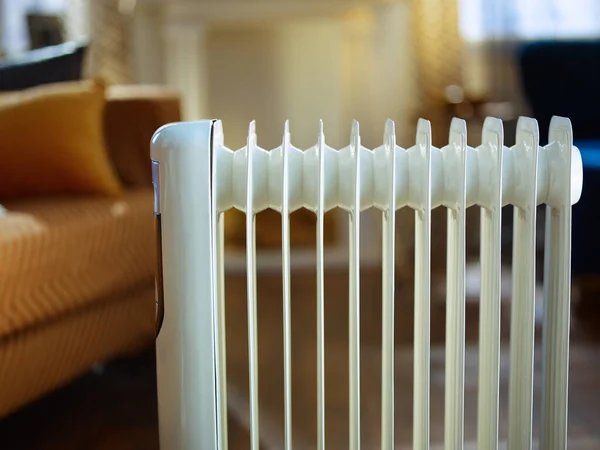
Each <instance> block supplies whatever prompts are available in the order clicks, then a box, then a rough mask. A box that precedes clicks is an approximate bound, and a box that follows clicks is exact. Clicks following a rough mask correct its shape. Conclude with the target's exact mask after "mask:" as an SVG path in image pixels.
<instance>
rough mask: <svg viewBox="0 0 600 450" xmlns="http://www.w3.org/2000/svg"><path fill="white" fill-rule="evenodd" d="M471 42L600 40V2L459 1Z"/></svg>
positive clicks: (464, 32) (466, 35)
mask: <svg viewBox="0 0 600 450" xmlns="http://www.w3.org/2000/svg"><path fill="white" fill-rule="evenodd" d="M459 19H460V28H461V32H462V35H463V36H464V38H465V39H466V40H468V41H485V40H492V39H499V40H501V39H549V38H563V39H576V38H595V37H600V1H599V0H459Z"/></svg>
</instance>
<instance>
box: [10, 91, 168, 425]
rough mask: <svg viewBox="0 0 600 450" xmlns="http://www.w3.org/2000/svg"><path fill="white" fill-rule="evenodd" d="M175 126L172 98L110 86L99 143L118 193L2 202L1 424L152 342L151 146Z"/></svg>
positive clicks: (152, 237)
mask: <svg viewBox="0 0 600 450" xmlns="http://www.w3.org/2000/svg"><path fill="white" fill-rule="evenodd" d="M177 120H179V100H178V98H177V96H176V95H174V94H173V93H170V92H165V91H164V90H162V89H153V88H145V87H133V86H132V87H123V86H120V87H111V88H109V89H108V90H107V94H106V105H105V108H104V119H103V121H104V134H105V136H104V137H105V143H106V147H107V149H108V152H109V154H110V157H111V160H112V163H113V166H114V168H115V169H116V172H117V173H118V175H119V177H120V179H121V182H122V184H123V186H124V187H125V192H124V194H123V195H122V196H120V197H118V198H110V197H102V196H66V195H63V196H48V197H39V196H37V197H35V198H28V199H11V200H3V199H2V198H0V204H2V205H3V206H4V209H3V210H0V417H3V416H6V415H7V414H10V413H11V412H13V411H15V410H16V409H18V408H20V407H21V406H23V405H25V404H27V403H29V402H31V401H33V400H35V399H36V398H39V397H40V396H42V395H44V394H46V393H48V392H50V391H51V390H53V389H56V388H58V387H60V386H63V385H65V384H67V383H68V382H70V381H71V380H73V379H74V378H76V377H78V376H79V375H81V374H83V373H85V372H87V371H89V370H90V369H91V368H92V367H93V366H94V365H95V364H97V363H103V362H105V361H107V360H110V359H111V358H115V357H117V356H121V355H126V354H128V353H130V352H135V351H136V350H140V349H143V348H145V347H149V346H151V345H152V343H153V339H154V314H155V307H154V270H155V263H156V261H155V258H156V256H155V246H154V244H155V236H154V222H153V212H152V205H153V201H152V195H153V194H152V188H151V175H150V161H149V156H148V155H149V151H148V148H149V142H150V138H151V136H152V133H153V132H154V130H156V129H157V128H158V127H159V126H161V125H163V124H164V123H167V122H173V121H177Z"/></svg>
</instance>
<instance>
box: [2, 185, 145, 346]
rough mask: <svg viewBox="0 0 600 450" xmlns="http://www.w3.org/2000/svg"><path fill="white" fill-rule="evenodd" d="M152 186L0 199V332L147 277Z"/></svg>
mask: <svg viewBox="0 0 600 450" xmlns="http://www.w3.org/2000/svg"><path fill="white" fill-rule="evenodd" d="M152 202H153V194H152V189H139V190H132V191H128V192H127V193H125V194H124V196H123V198H121V199H119V200H114V199H108V198H56V199H53V200H49V199H44V200H29V201H19V202H4V206H5V207H6V209H7V210H8V214H6V215H5V216H3V217H0V254H1V255H2V258H0V286H2V296H1V297H0V336H4V335H7V334H8V333H12V332H15V331H18V330H21V329H23V328H26V327H31V326H35V325H36V324H38V323H40V322H44V321H48V320H52V319H53V318H58V317H59V316H62V315H65V314H69V313H70V312H72V311H74V310H76V309H81V308H86V307H90V306H92V305H93V304H95V303H96V302H98V301H101V300H100V299H103V301H106V299H107V298H111V296H112V295H114V296H118V295H122V294H123V293H125V292H128V291H129V290H132V289H135V288H139V286H140V285H143V284H144V283H146V284H150V285H151V284H152V283H153V276H154V269H155V257H156V255H155V247H154V242H155V239H154V222H153V216H152Z"/></svg>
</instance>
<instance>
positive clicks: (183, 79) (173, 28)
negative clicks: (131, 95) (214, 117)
mask: <svg viewBox="0 0 600 450" xmlns="http://www.w3.org/2000/svg"><path fill="white" fill-rule="evenodd" d="M206 35H207V27H206V26H205V25H202V24H198V23H178V22H175V21H173V22H170V23H167V24H166V25H165V26H164V38H165V47H164V62H165V81H166V83H167V85H168V86H170V87H172V88H174V89H177V90H178V91H179V92H180V94H181V102H182V105H181V106H182V114H183V119H184V120H199V119H211V117H209V111H208V89H209V86H208V57H207V48H206V40H207V39H206Z"/></svg>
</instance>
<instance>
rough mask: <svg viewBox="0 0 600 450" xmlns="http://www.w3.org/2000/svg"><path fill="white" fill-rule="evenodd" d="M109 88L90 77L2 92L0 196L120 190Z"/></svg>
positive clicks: (107, 192)
mask: <svg viewBox="0 0 600 450" xmlns="http://www.w3.org/2000/svg"><path fill="white" fill-rule="evenodd" d="M104 94H105V85H104V83H102V82H99V81H94V80H86V81H76V82H66V83H57V84H48V85H44V86H38V87H34V88H31V89H26V90H23V91H19V92H11V93H5V94H2V95H0V161H2V163H1V164H0V198H17V197H19V198H20V197H26V196H32V195H50V194H103V195H117V194H119V193H120V192H121V189H122V188H121V185H120V182H119V180H118V177H117V176H116V174H115V171H114V169H113V167H112V165H111V162H110V159H109V156H108V152H107V150H106V148H105V145H104V138H103V123H102V118H103V109H104V104H105V95H104Z"/></svg>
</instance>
